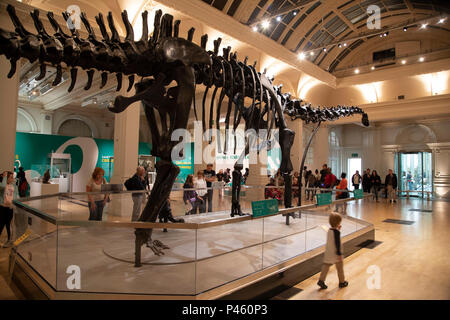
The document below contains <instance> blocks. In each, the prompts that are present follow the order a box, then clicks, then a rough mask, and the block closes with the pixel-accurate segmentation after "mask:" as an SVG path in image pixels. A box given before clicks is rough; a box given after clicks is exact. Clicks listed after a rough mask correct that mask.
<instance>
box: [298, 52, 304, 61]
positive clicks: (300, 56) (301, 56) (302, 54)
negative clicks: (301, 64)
mask: <svg viewBox="0 0 450 320" xmlns="http://www.w3.org/2000/svg"><path fill="white" fill-rule="evenodd" d="M298 58H299V59H300V60H303V59H305V54H304V53H303V52H300V53H299V54H298Z"/></svg>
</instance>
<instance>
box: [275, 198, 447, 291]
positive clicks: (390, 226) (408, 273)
mask: <svg viewBox="0 0 450 320" xmlns="http://www.w3.org/2000/svg"><path fill="white" fill-rule="evenodd" d="M348 209H349V210H348V214H349V215H350V216H354V217H356V218H361V219H363V220H366V221H368V222H371V223H373V224H374V226H375V238H376V240H377V241H380V242H381V243H379V244H375V245H376V246H374V247H373V248H363V249H361V250H359V251H358V252H356V253H354V254H352V255H351V256H349V257H347V258H346V259H345V260H344V271H345V276H346V279H347V281H348V282H349V286H348V287H346V288H343V289H340V288H338V279H337V273H336V269H335V267H334V266H333V267H332V268H331V269H330V271H329V273H328V277H327V280H326V284H327V285H328V289H326V290H319V287H318V286H317V284H316V283H317V281H318V279H319V274H315V275H314V276H312V277H310V278H309V279H306V280H304V281H303V282H301V283H299V284H297V285H296V286H295V287H294V288H291V289H288V290H286V291H284V292H282V293H280V294H278V295H277V296H275V297H274V298H273V299H283V300H284V299H291V300H330V299H331V300H357V299H364V300H365V299H368V300H377V299H389V300H399V299H438V300H441V299H445V300H447V299H450V249H449V243H450V203H449V202H444V201H430V202H427V201H426V200H425V201H424V200H419V199H409V200H406V199H403V200H399V201H398V203H396V204H389V203H386V200H384V199H383V200H380V202H378V203H377V202H372V201H367V200H366V201H365V203H364V207H363V210H355V209H356V206H349V207H348ZM411 209H422V210H427V211H425V212H420V211H410V210H411ZM429 211H431V212H429ZM385 219H398V220H408V221H413V222H414V223H413V224H410V225H406V224H405V225H404V224H395V223H387V222H383V220H385ZM374 271H376V272H374ZM378 271H379V272H378ZM376 273H377V274H379V275H380V277H379V281H376V280H375V278H374V276H376Z"/></svg>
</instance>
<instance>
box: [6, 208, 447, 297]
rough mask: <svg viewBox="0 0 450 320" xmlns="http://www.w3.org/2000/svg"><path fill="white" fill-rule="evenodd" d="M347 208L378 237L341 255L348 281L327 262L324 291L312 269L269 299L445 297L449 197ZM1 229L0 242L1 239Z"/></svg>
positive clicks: (10, 293) (10, 292)
mask: <svg viewBox="0 0 450 320" xmlns="http://www.w3.org/2000/svg"><path fill="white" fill-rule="evenodd" d="M361 209H363V210H361ZM410 209H424V210H432V212H417V211H410ZM347 210H348V215H350V216H354V217H356V218H360V219H363V220H366V221H368V222H371V223H373V224H374V225H375V229H376V231H375V237H376V240H377V241H380V242H381V243H380V244H379V245H377V246H375V247H374V248H363V249H362V250H359V251H358V252H356V253H355V254H353V255H351V256H349V257H348V258H346V259H345V261H344V269H345V274H346V278H347V280H348V281H349V286H348V287H347V288H344V289H339V288H338V280H337V275H336V269H335V268H334V267H332V268H331V269H330V272H329V274H328V278H327V280H326V283H327V285H328V289H327V290H320V291H319V290H318V286H317V285H316V282H317V280H318V277H319V274H316V275H314V276H312V277H311V278H309V279H307V280H305V281H303V282H301V283H299V284H297V285H296V286H295V288H291V289H288V290H286V291H285V292H282V293H280V294H278V295H277V296H275V297H274V298H273V299H293V300H303V299H313V300H316V299H323V300H328V299H335V300H351V299H450V255H449V246H448V244H449V243H450V216H449V213H450V203H449V202H444V201H430V202H427V201H426V200H425V201H422V200H418V199H410V200H406V199H403V200H399V201H398V203H396V204H388V203H386V200H384V199H382V200H380V202H372V201H369V200H365V201H364V202H363V203H362V204H351V205H349V206H348V208H347ZM361 212H362V213H361ZM356 213H358V214H356ZM385 219H400V220H408V221H413V222H414V223H413V224H411V225H403V224H394V223H387V222H383V220H385ZM5 233H6V232H5V231H4V232H3V235H2V236H1V237H0V243H3V242H4V241H5V240H6V239H5V238H6V234H5ZM344 250H345V248H344ZM8 254H9V249H2V248H0V299H2V300H3V299H23V296H22V295H21V294H20V292H19V291H18V290H17V289H16V288H14V287H10V286H8V284H7V280H6V279H7V272H8ZM370 266H376V267H378V268H379V270H380V274H381V278H380V279H381V281H380V288H379V289H369V288H368V286H367V281H368V280H370V278H371V277H373V276H374V274H369V273H368V268H369V267H370ZM376 267H375V268H376ZM372 268H374V267H372ZM300 290H301V291H300Z"/></svg>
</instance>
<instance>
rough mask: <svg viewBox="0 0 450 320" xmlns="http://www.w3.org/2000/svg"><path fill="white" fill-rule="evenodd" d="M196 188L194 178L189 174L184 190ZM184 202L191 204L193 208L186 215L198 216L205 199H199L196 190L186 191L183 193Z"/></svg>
mask: <svg viewBox="0 0 450 320" xmlns="http://www.w3.org/2000/svg"><path fill="white" fill-rule="evenodd" d="M193 188H194V176H193V175H192V174H189V175H188V176H187V177H186V182H185V183H184V185H183V189H193ZM183 201H184V203H185V204H188V203H189V204H190V205H191V206H192V209H191V210H189V211H188V212H187V213H186V215H189V214H197V208H199V207H200V205H201V203H202V202H203V199H202V198H201V197H199V195H198V194H197V192H195V190H185V191H184V192H183Z"/></svg>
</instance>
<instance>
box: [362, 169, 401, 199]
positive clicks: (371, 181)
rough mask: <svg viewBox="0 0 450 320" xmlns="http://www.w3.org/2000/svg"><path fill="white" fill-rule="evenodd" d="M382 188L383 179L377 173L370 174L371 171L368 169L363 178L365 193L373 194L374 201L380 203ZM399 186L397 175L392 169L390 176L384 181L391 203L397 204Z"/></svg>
mask: <svg viewBox="0 0 450 320" xmlns="http://www.w3.org/2000/svg"><path fill="white" fill-rule="evenodd" d="M381 186H382V184H381V177H380V176H379V175H378V173H377V171H376V170H372V172H370V169H369V168H368V169H367V170H366V172H365V173H364V175H363V177H362V187H363V191H364V192H367V193H372V194H373V199H375V200H376V201H377V202H378V201H379V200H378V193H379V191H380V190H381ZM397 186H398V183H397V175H396V174H395V173H394V172H393V171H392V169H389V170H388V174H387V175H386V178H385V179H384V187H385V191H386V196H387V198H388V199H389V202H390V203H394V202H397Z"/></svg>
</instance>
